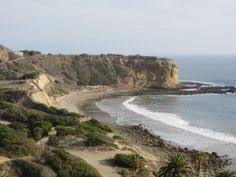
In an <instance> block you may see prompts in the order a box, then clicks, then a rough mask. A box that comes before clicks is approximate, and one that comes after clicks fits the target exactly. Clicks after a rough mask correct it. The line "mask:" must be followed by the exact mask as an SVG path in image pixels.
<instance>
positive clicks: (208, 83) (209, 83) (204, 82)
mask: <svg viewBox="0 0 236 177" xmlns="http://www.w3.org/2000/svg"><path fill="white" fill-rule="evenodd" d="M180 82H191V83H196V84H205V85H211V86H213V87H217V86H219V87H224V86H225V84H223V83H216V82H208V81H198V80H181V81H180Z"/></svg>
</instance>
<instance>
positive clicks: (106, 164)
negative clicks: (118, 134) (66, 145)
mask: <svg viewBox="0 0 236 177" xmlns="http://www.w3.org/2000/svg"><path fill="white" fill-rule="evenodd" d="M67 152H69V153H70V154H72V155H75V156H78V157H80V158H82V159H84V160H85V161H86V162H87V163H89V164H90V165H92V166H93V167H95V168H96V169H97V170H98V171H99V172H100V173H101V175H102V176H104V177H121V175H119V174H118V172H117V170H116V168H115V167H114V165H113V162H112V159H114V157H115V155H116V154H117V153H125V154H130V153H131V152H130V151H127V150H126V151H122V150H119V149H117V150H108V151H96V150H93V151H90V150H83V151H82V150H78V149H67Z"/></svg>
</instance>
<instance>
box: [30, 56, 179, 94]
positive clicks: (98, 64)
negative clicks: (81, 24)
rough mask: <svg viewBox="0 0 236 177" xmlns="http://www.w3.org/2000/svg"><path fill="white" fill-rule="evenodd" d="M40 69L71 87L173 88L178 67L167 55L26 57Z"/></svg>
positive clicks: (176, 82) (176, 83) (176, 81)
mask: <svg viewBox="0 0 236 177" xmlns="http://www.w3.org/2000/svg"><path fill="white" fill-rule="evenodd" d="M28 61H30V62H32V63H33V64H34V65H35V66H37V67H38V68H40V69H42V70H43V71H44V72H46V73H48V74H50V75H52V76H53V77H55V78H57V79H58V82H61V83H64V84H65V85H67V87H68V88H71V89H75V88H76V87H78V86H85V85H92V86H93V85H108V86H116V87H119V88H139V87H152V88H176V87H177V86H178V82H179V81H178V67H177V66H176V64H175V63H174V62H173V60H171V59H158V58H156V57H142V56H122V55H99V56H91V55H85V54H84V55H79V56H62V55H61V56H51V55H38V56H33V57H31V58H29V59H28Z"/></svg>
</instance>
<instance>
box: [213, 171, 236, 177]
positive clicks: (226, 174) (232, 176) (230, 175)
mask: <svg viewBox="0 0 236 177" xmlns="http://www.w3.org/2000/svg"><path fill="white" fill-rule="evenodd" d="M215 177H236V173H235V172H232V171H229V170H218V171H216V172H215Z"/></svg>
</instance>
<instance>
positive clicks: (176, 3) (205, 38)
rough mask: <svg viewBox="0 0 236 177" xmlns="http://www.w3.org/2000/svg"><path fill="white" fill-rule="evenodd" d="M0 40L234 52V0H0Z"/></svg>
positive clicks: (67, 47)
mask: <svg viewBox="0 0 236 177" xmlns="http://www.w3.org/2000/svg"><path fill="white" fill-rule="evenodd" d="M0 4H1V10H0V43H1V44H3V45H5V46H7V47H8V48H11V49H13V50H20V49H33V50H39V51H42V52H44V53H62V54H80V53H88V54H101V53H104V54H105V53H116V54H118V53H119V54H144V55H173V54H236V0H0Z"/></svg>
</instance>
